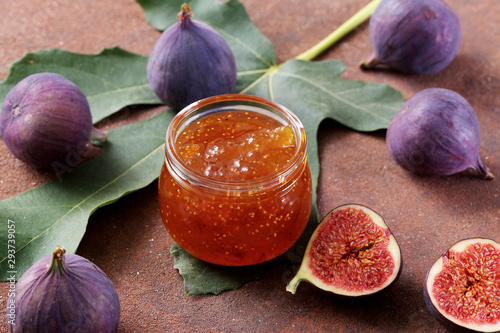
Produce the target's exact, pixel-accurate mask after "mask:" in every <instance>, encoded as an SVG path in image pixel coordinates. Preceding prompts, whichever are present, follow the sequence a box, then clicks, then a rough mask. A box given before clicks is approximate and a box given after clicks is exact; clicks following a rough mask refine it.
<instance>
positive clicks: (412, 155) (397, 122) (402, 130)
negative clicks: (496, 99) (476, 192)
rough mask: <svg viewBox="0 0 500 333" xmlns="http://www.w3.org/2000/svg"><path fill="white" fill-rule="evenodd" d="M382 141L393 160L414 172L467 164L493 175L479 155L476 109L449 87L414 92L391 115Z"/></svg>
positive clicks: (455, 170)
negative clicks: (391, 117)
mask: <svg viewBox="0 0 500 333" xmlns="http://www.w3.org/2000/svg"><path fill="white" fill-rule="evenodd" d="M386 141H387V147H388V149H389V153H390V154H391V156H392V158H393V159H394V161H396V163H397V164H399V165H400V166H402V167H403V168H405V169H407V170H409V171H412V172H414V173H416V174H421V175H451V174H455V173H458V172H462V171H464V170H466V169H469V168H471V169H475V170H476V171H477V172H478V173H479V174H480V175H481V176H482V177H484V178H485V179H493V178H494V177H493V174H492V173H491V172H490V171H489V169H488V167H486V165H484V163H483V162H482V161H481V158H480V157H479V123H478V120H477V117H476V113H475V112H474V110H473V108H472V106H471V105H470V104H469V103H468V102H467V100H466V99H465V98H463V97H462V96H460V95H459V94H457V93H456V92H453V91H451V90H448V89H443V88H428V89H424V90H422V91H420V92H418V93H416V94H415V95H414V96H413V97H412V98H410V99H409V100H408V101H407V102H406V103H405V104H404V105H403V107H402V108H401V110H399V111H398V113H397V114H396V115H395V116H394V118H393V120H392V121H391V123H390V125H389V127H388V129H387V134H386Z"/></svg>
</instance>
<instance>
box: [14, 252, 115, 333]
mask: <svg viewBox="0 0 500 333" xmlns="http://www.w3.org/2000/svg"><path fill="white" fill-rule="evenodd" d="M65 252H66V251H65V250H64V248H63V247H61V246H58V247H57V248H56V249H55V251H54V253H53V254H51V255H47V256H45V257H43V258H41V259H40V260H38V261H37V262H36V263H34V264H33V266H31V267H30V268H29V269H28V270H27V271H26V272H25V273H24V274H23V276H21V278H20V279H19V281H17V283H16V284H15V288H14V291H13V292H11V293H10V296H9V299H8V301H7V322H8V323H9V327H10V331H11V332H13V333H21V332H30V333H42V332H52V333H66V332H82V333H83V332H100V333H112V332H115V331H116V329H117V327H118V323H119V321H120V301H119V299H118V294H117V292H116V289H115V287H114V286H113V283H112V282H111V280H110V279H109V278H108V277H107V276H106V274H105V273H104V272H103V271H102V270H101V269H100V268H99V267H97V266H96V265H95V264H93V263H92V262H90V261H88V260H87V259H85V258H83V257H80V256H79V255H76V254H65Z"/></svg>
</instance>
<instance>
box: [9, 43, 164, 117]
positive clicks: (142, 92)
mask: <svg viewBox="0 0 500 333" xmlns="http://www.w3.org/2000/svg"><path fill="white" fill-rule="evenodd" d="M147 63H148V57H145V56H141V55H138V54H134V53H130V52H128V51H125V50H122V49H120V48H117V47H115V48H112V49H104V50H103V51H102V52H101V53H99V54H96V55H87V54H79V53H73V52H68V51H64V50H60V49H50V50H40V51H38V52H36V53H27V54H26V55H25V56H24V57H23V58H22V59H20V60H18V61H17V62H15V63H13V64H12V66H11V67H10V70H9V75H8V76H7V78H6V79H5V80H3V81H2V82H1V83H0V101H3V100H4V98H5V96H6V95H7V93H8V92H9V91H10V90H11V89H12V88H13V87H14V86H15V85H16V84H17V83H18V82H19V81H21V80H22V79H24V78H25V77H27V76H29V75H31V74H35V73H40V72H53V73H58V74H61V75H62V76H64V77H65V78H67V79H68V80H71V81H72V82H73V83H75V84H76V85H77V86H78V87H79V88H80V89H81V90H82V92H83V93H84V94H85V96H87V100H88V102H89V105H90V109H91V112H92V121H93V122H94V123H97V122H98V121H100V120H102V119H104V118H106V117H107V116H109V115H111V114H113V113H115V112H116V111H118V110H120V109H122V108H123V107H126V106H129V105H135V104H160V103H161V101H160V100H159V99H158V97H157V96H156V95H155V94H154V92H153V91H152V90H151V88H150V87H149V83H148V79H147V73H146V67H147Z"/></svg>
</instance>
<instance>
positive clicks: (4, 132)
mask: <svg viewBox="0 0 500 333" xmlns="http://www.w3.org/2000/svg"><path fill="white" fill-rule="evenodd" d="M0 134H1V136H2V139H3V141H4V142H5V145H6V146H7V148H8V149H9V150H10V151H11V152H12V154H13V155H14V156H15V157H17V158H18V159H20V160H21V161H23V162H25V163H26V164H28V165H31V166H33V167H36V168H46V167H50V166H54V163H62V164H63V165H67V160H68V159H69V158H74V156H75V154H76V155H78V154H80V153H81V152H82V150H83V147H85V145H86V144H87V143H89V141H92V142H93V143H95V144H99V143H101V142H102V141H104V140H105V139H106V133H104V132H103V131H101V130H98V129H97V128H94V127H93V125H92V115H91V113H90V108H89V104H88V102H87V98H86V97H85V95H84V94H83V92H82V91H81V90H80V88H78V86H77V85H75V84H74V83H73V82H71V81H70V80H68V79H66V78H65V77H63V76H61V75H59V74H55V73H37V74H32V75H30V76H28V77H26V78H24V79H23V80H21V81H20V82H19V83H17V84H16V85H15V86H14V87H13V88H12V89H11V90H10V91H9V93H8V94H7V96H6V97H5V100H4V102H3V105H2V112H1V113H0Z"/></svg>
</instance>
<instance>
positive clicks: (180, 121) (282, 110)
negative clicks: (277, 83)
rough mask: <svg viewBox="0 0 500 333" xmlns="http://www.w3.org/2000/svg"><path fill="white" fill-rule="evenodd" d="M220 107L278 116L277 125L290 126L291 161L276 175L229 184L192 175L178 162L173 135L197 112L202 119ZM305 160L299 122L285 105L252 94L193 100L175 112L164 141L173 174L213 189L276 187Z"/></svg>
mask: <svg viewBox="0 0 500 333" xmlns="http://www.w3.org/2000/svg"><path fill="white" fill-rule="evenodd" d="M220 106H227V107H228V108H230V107H232V106H234V109H238V110H239V109H241V108H245V107H249V108H254V109H255V108H257V109H262V110H271V111H272V112H275V113H276V114H277V115H278V116H279V117H280V118H277V119H278V120H280V122H282V123H283V121H285V123H284V124H286V125H291V126H292V128H293V132H294V135H295V140H296V144H297V149H296V151H295V154H294V155H293V158H292V159H291V160H290V161H289V162H288V163H287V164H286V165H284V166H283V167H282V168H281V169H280V170H278V171H277V172H276V173H273V174H270V175H267V176H264V177H262V178H259V179H255V180H241V181H234V180H233V181H229V180H225V179H219V178H213V177H210V176H205V175H203V174H201V173H198V172H193V170H191V169H190V168H189V167H188V166H186V165H185V164H184V163H183V162H182V159H181V158H180V156H179V155H178V154H177V151H176V149H175V142H176V139H177V136H178V135H179V134H180V132H182V130H183V128H184V127H185V126H187V125H188V124H189V123H191V122H192V121H193V119H198V118H199V117H194V116H196V115H197V113H198V112H201V115H202V116H203V115H206V114H209V113H210V112H209V110H212V109H215V110H216V109H217V107H220ZM215 112H217V111H215ZM190 118H193V119H191V121H189V122H187V123H186V120H188V119H190ZM185 123H186V124H185ZM183 125H184V126H183ZM306 159H307V141H306V133H305V129H304V126H303V125H302V122H301V121H300V119H299V118H298V117H297V116H296V115H295V114H294V113H293V112H292V111H290V110H289V109H288V108H286V107H285V106H283V105H281V104H279V103H276V102H273V101H271V100H269V99H266V98H263V97H259V96H254V95H246V94H223V95H217V96H212V97H208V98H205V99H202V100H199V101H196V102H194V103H192V104H190V105H188V106H186V107H185V108H184V109H182V110H181V111H179V113H178V114H177V115H176V116H175V117H174V118H173V119H172V121H171V122H170V124H169V126H168V129H167V133H166V138H165V161H166V162H167V163H166V164H167V165H168V166H169V167H171V168H173V169H174V172H175V173H177V174H180V175H181V177H183V178H186V179H189V180H190V181H192V182H194V183H196V184H198V185H201V186H204V187H210V188H214V189H223V190H252V189H255V190H258V189H262V188H267V187H269V186H276V184H280V183H283V182H285V181H286V180H288V179H290V176H291V175H292V174H294V173H295V172H297V171H302V168H297V166H301V165H303V164H305V161H306ZM168 162H170V163H168ZM297 169H300V170H297Z"/></svg>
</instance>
